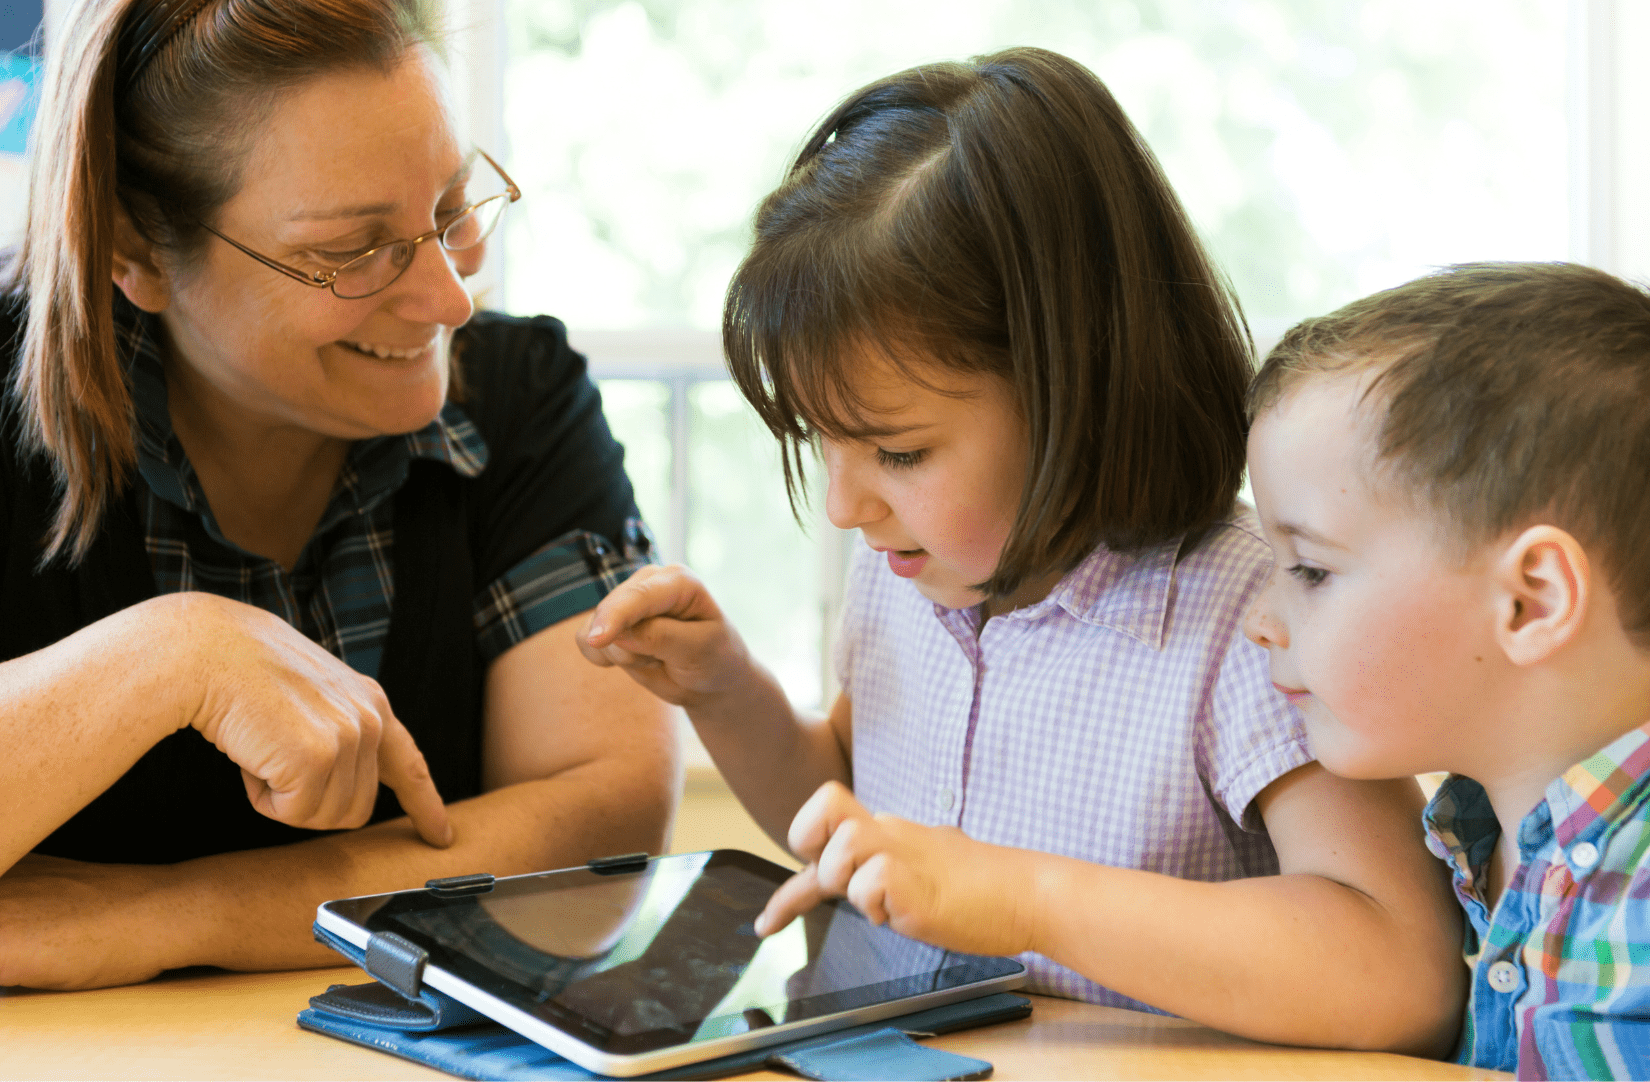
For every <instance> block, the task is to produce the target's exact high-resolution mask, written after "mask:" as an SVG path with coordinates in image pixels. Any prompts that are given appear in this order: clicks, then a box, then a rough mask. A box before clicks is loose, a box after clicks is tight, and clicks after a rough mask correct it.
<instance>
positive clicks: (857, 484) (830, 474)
mask: <svg viewBox="0 0 1650 1082" xmlns="http://www.w3.org/2000/svg"><path fill="white" fill-rule="evenodd" d="M820 454H821V456H822V457H823V458H824V459H825V478H826V480H825V517H826V518H828V519H830V520H831V525H833V526H835V527H836V528H837V529H839V530H854V529H858V528H859V527H861V526H867V525H869V524H871V523H873V522H876V521H877V520H878V519H881V518H882V517H883V516H885V515H886V514H887V513H888V505H887V504H885V503H883V502H882V500H881V499H880V498H879V497H878V496H877V495H876V493H875V492H873V491H872V490H871V489H870V488H869V487H867V486H866V485H865V484H864V481H863V478H862V476H861V471H860V470H859V469H858V468H857V467H856V466H855V464H854V462H853V457H854V456H853V455H852V453H851V452H850V451H848V450H846V449H844V448H842V447H840V446H838V445H837V444H835V443H833V442H832V441H830V440H823V441H821V445H820Z"/></svg>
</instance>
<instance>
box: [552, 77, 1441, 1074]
mask: <svg viewBox="0 0 1650 1082" xmlns="http://www.w3.org/2000/svg"><path fill="white" fill-rule="evenodd" d="M723 334H724V340H725V345H726V349H727V353H728V357H729V364H730V366H731V368H732V370H733V374H734V378H735V379H736V380H737V381H738V383H739V386H740V388H741V390H742V391H743V392H744V394H745V396H746V397H747V398H748V399H749V400H750V402H751V403H752V405H753V406H755V408H756V409H757V411H758V412H759V413H760V414H761V416H762V418H763V419H764V421H765V422H766V423H767V425H768V426H769V428H770V429H771V430H772V431H773V432H774V434H775V435H776V436H777V437H778V438H779V439H780V440H781V441H782V444H783V448H784V458H785V466H786V479H787V486H788V487H789V489H790V491H791V494H792V497H793V501H794V499H795V497H796V495H797V489H798V484H799V482H798V478H799V477H800V468H801V460H802V454H803V449H804V447H814V446H817V448H818V449H819V451H820V453H821V454H822V455H823V457H824V461H825V467H826V470H827V474H828V478H829V490H828V494H827V497H826V502H827V510H828V513H829V515H830V518H831V521H832V522H834V523H835V524H836V525H837V526H839V527H842V528H844V529H847V528H854V527H857V528H859V529H860V531H861V532H862V534H863V537H864V541H865V546H864V547H863V548H861V549H860V550H859V552H858V554H857V556H856V558H855V559H854V562H853V566H852V569H851V572H850V575H849V581H848V595H847V602H846V605H845V611H844V616H843V628H842V634H841V637H840V643H841V646H840V649H839V653H838V657H837V664H838V666H839V670H840V675H841V682H842V687H843V692H842V694H841V696H840V697H839V698H838V699H837V701H836V703H835V704H834V706H833V707H832V709H831V712H830V716H829V717H827V718H823V719H820V718H813V717H809V716H806V715H804V714H800V713H798V712H797V711H795V710H794V709H793V708H792V707H791V706H790V704H789V703H787V702H786V700H785V698H784V695H783V693H782V692H781V691H780V690H779V688H778V685H777V684H776V683H775V682H774V680H773V678H772V677H771V676H770V675H769V674H768V673H767V672H766V671H765V670H764V669H762V668H761V667H760V666H759V665H757V664H756V663H755V662H754V661H753V660H752V659H751V658H750V656H749V654H748V653H747V652H746V649H745V647H744V645H743V644H742V643H741V641H740V639H739V637H738V635H737V633H736V632H735V631H734V629H733V628H732V627H730V626H729V625H728V623H727V622H726V620H724V619H723V617H722V615H721V613H720V611H719V610H718V609H717V607H716V605H715V602H714V601H713V600H712V599H711V598H710V597H709V596H708V595H707V594H706V592H705V590H704V589H703V587H702V586H701V585H700V584H699V583H698V582H697V581H696V580H695V579H694V578H693V577H692V575H691V574H690V573H689V572H687V571H686V570H685V569H682V568H653V569H649V570H647V571H644V572H643V573H641V574H638V575H637V576H635V577H634V578H632V579H631V580H630V581H629V582H628V583H627V584H625V585H624V586H621V587H620V588H618V589H617V590H615V591H614V592H613V593H612V594H611V595H610V596H609V597H608V598H607V599H606V600H605V601H604V602H603V603H602V604H601V605H599V606H598V607H597V609H596V611H595V613H594V614H593V615H592V620H591V625H590V627H589V629H588V631H587V633H586V636H585V652H586V655H587V656H589V657H591V658H592V660H595V661H596V662H597V663H598V664H617V665H621V666H623V667H625V668H626V669H627V670H628V671H629V672H630V673H631V675H632V676H634V677H635V678H636V679H637V680H638V681H639V682H641V683H642V684H643V685H644V686H646V687H648V688H649V689H651V690H652V691H654V692H655V693H656V694H658V695H660V696H661V697H663V698H665V699H668V700H669V701H671V702H674V703H678V704H680V705H682V706H684V707H686V708H687V710H688V713H689V715H690V716H691V718H692V719H693V722H694V724H695V725H696V726H697V727H698V730H699V733H700V735H701V736H702V738H703V739H704V742H705V745H706V747H707V748H709V750H710V752H711V754H712V756H713V757H714V758H715V760H716V762H717V765H718V766H719V767H720V768H721V770H722V772H723V774H724V775H725V776H726V777H727V778H728V779H729V782H730V784H731V785H732V786H733V788H734V790H735V791H736V792H737V793H738V795H739V797H740V799H741V800H742V801H743V802H744V803H745V805H746V807H747V808H748V809H749V810H750V811H751V813H752V815H754V816H755V817H756V819H757V821H758V822H759V823H761V824H762V826H763V827H764V829H766V830H767V831H768V833H769V834H770V835H772V836H773V837H775V838H776V839H779V838H786V837H787V828H789V831H788V841H789V844H790V847H791V849H792V851H793V852H795V853H797V854H798V855H799V856H800V857H802V858H804V859H805V860H807V861H808V862H809V863H808V865H807V867H806V868H805V869H804V870H803V871H802V872H801V873H799V874H798V875H797V876H796V877H795V878H794V879H793V880H791V882H790V883H788V884H787V885H786V886H784V887H783V888H781V889H780V890H779V891H778V892H777V893H776V894H775V895H774V898H773V900H772V901H771V902H770V904H769V906H768V909H767V911H766V912H765V913H764V915H763V919H762V921H761V922H760V924H759V928H760V930H761V931H763V932H765V933H771V932H773V931H776V930H777V929H779V928H780V927H782V926H783V925H784V924H785V923H786V922H787V921H788V920H789V919H790V917H791V916H793V915H795V914H796V913H798V912H801V911H802V910H804V909H806V908H807V907H809V906H811V905H813V904H815V902H816V901H817V900H818V899H820V898H821V897H822V896H825V895H845V896H846V897H847V898H848V899H849V900H850V901H852V902H853V903H854V904H856V905H857V906H859V907H860V908H861V909H862V910H864V911H865V912H866V913H867V915H869V916H870V917H871V918H872V919H873V920H878V921H884V920H885V921H887V922H889V923H890V924H891V925H892V926H893V927H894V928H895V929H896V930H898V931H901V932H903V933H905V934H908V935H912V936H915V937H918V938H921V939H924V940H928V941H930V942H933V943H936V944H939V945H941V946H944V947H947V948H951V949H956V950H962V951H970V952H976V953H984V954H1016V953H1018V954H1020V955H1021V956H1022V957H1023V959H1024V960H1025V962H1026V964H1027V966H1028V967H1029V969H1030V971H1031V978H1032V980H1031V987H1032V988H1033V989H1034V990H1037V991H1041V992H1047V993H1053V994H1057V995H1066V996H1073V997H1078V998H1082V999H1087V1000H1092V1001H1095V1002H1100V1003H1110V1004H1116V1005H1121V1006H1132V1007H1144V1006H1145V1005H1148V1004H1149V1005H1150V1006H1151V1007H1155V1008H1157V1009H1161V1010H1166V1011H1172V1012H1174V1013H1176V1014H1181V1015H1185V1016H1187V1017H1190V1018H1194V1019H1197V1020H1199V1021H1202V1022H1205V1023H1207V1024H1209V1025H1213V1026H1217V1027H1220V1028H1222V1029H1227V1030H1231V1031H1233V1032H1236V1033H1240V1034H1244V1035H1247V1036H1252V1037H1256V1038H1260V1039H1265V1040H1273V1041H1286V1042H1292V1043H1302V1044H1320V1045H1345V1046H1354V1047H1381V1048H1397V1049H1408V1050H1415V1051H1430V1052H1434V1053H1442V1052H1445V1051H1447V1050H1448V1048H1449V1046H1450V1041H1451V1039H1452V1038H1453V1035H1454V1029H1455V1025H1456V1019H1457V1018H1458V1017H1459V1014H1458V1010H1459V1004H1460V996H1461V988H1462V985H1461V974H1460V966H1459V965H1458V964H1457V963H1455V962H1453V961H1452V959H1451V953H1452V951H1453V949H1454V946H1455V944H1456V943H1458V926H1457V925H1456V923H1455V917H1454V915H1453V914H1452V912H1451V909H1450V900H1449V897H1448V895H1447V893H1446V891H1445V888H1444V884H1443V882H1442V879H1441V877H1440V876H1439V874H1438V872H1437V869H1436V868H1435V867H1434V866H1433V862H1432V861H1431V859H1430V857H1429V855H1428V854H1427V852H1426V850H1425V849H1424V848H1423V847H1422V844H1421V838H1420V830H1419V825H1418V812H1419V810H1420V806H1421V804H1420V794H1419V793H1418V791H1417V790H1416V787H1415V785H1414V784H1413V783H1410V782H1402V783H1390V784H1380V785H1376V784H1359V783H1352V782H1347V781H1342V780H1340V779H1337V778H1334V777H1332V776H1330V775H1329V774H1327V773H1326V772H1324V771H1323V770H1321V769H1320V768H1319V767H1318V766H1317V765H1316V764H1315V763H1314V762H1313V761H1312V753H1311V751H1310V750H1309V749H1308V747H1307V743H1306V738H1305V735H1304V732H1303V730H1302V728H1301V723H1300V719H1299V717H1298V716H1297V715H1296V714H1295V713H1294V712H1293V711H1292V710H1291V709H1290V707H1289V706H1288V705H1287V704H1286V702H1285V701H1284V700H1283V698H1282V697H1281V696H1280V695H1278V694H1277V692H1276V691H1275V690H1274V689H1273V688H1272V687H1271V686H1270V685H1269V681H1268V677H1267V667H1266V658H1265V656H1264V654H1263V653H1262V652H1261V651H1260V650H1258V649H1256V648H1255V647H1254V646H1253V645H1252V644H1250V643H1248V642H1246V641H1245V640H1244V637H1243V633H1242V630H1241V617H1242V614H1243V613H1244V611H1245V609H1246V608H1247V606H1248V604H1249V602H1250V600H1251V599H1252V598H1253V596H1254V594H1255V593H1256V591H1257V590H1259V589H1260V587H1261V585H1262V583H1263V582H1264V580H1265V579H1266V577H1267V575H1268V572H1269V569H1270V561H1269V558H1268V550H1267V548H1266V546H1265V544H1264V542H1263V541H1262V540H1261V538H1260V536H1259V533H1258V530H1257V528H1256V526H1255V523H1254V520H1253V518H1252V516H1251V515H1250V513H1249V511H1248V509H1247V508H1245V507H1241V506H1239V505H1238V504H1237V502H1236V497H1237V491H1238V487H1239V484H1240V478H1241V472H1242V465H1243V463H1242V458H1243V446H1244V419H1243V416H1244V415H1243V394H1244V386H1245V383H1246V380H1247V377H1248V372H1249V359H1248V345H1247V333H1246V330H1245V328H1244V325H1243V323H1242V320H1241V317H1240V316H1239V315H1238V313H1237V310H1236V306H1235V302H1234V301H1233V300H1232V298H1231V297H1230V295H1229V293H1228V292H1227V290H1226V288H1225V286H1224V285H1223V284H1222V283H1221V281H1220V279H1219V278H1218V276H1217V275H1216V273H1215V272H1214V270H1213V269H1212V268H1211V266H1210V265H1209V262H1208V259H1207V258H1206V256H1205V255H1204V253H1203V251H1202V249H1201V247H1200V245H1199V243H1198V241H1197V239H1196V237H1195V235H1194V234H1193V231H1192V229H1191V226H1190V225H1189V223H1188V222H1187V220H1186V214H1185V212H1184V210H1182V208H1181V207H1180V205H1179V203H1178V202H1177V200H1176V199H1175V197H1174V195H1173V193H1172V192H1171V191H1170V190H1169V188H1168V185H1167V184H1166V183H1165V181H1164V179H1163V177H1162V174H1161V173H1160V171H1159V169H1158V166H1157V164H1156V162H1155V161H1154V160H1153V158H1152V156H1151V154H1150V152H1149V151H1148V150H1147V149H1146V147H1145V145H1144V144H1143V143H1142V142H1141V140H1140V137H1139V135H1138V134H1137V133H1136V132H1135V130H1134V129H1133V127H1132V126H1131V125H1130V124H1129V122H1128V120H1127V119H1126V118H1125V117H1124V115H1123V113H1122V111H1121V110H1120V109H1119V108H1118V106H1117V103H1116V102H1115V101H1114V100H1113V99H1112V98H1111V96H1110V94H1109V93H1108V92H1107V91H1106V90H1105V88H1104V87H1103V86H1102V85H1101V84H1100V82H1099V81H1098V80H1097V79H1096V78H1095V77H1094V75H1093V74H1092V73H1090V72H1089V71H1088V70H1086V69H1085V68H1083V67H1082V66H1080V65H1078V64H1076V63H1074V62H1072V61H1070V60H1067V59H1065V58H1063V57H1060V56H1057V55H1055V54H1052V53H1048V52H1044V51H1041V50H1035V49H1017V50H1011V51H1008V52H1004V53H1000V54H997V55H995V56H989V57H984V58H981V59H979V60H976V61H974V62H973V63H970V64H967V65H962V64H947V65H935V66H930V67H923V68H918V69H913V70H911V71H908V72H905V73H902V74H899V75H895V76H893V77H891V78H888V79H885V80H882V81H881V82H878V83H874V84H872V85H871V86H868V87H866V88H865V89H863V90H861V91H859V92H858V93H856V94H854V95H853V96H851V97H850V98H849V99H848V100H847V101H846V102H844V103H843V104H842V105H841V106H840V107H839V108H838V109H837V110H836V111H835V112H834V113H833V114H832V115H831V116H830V117H829V118H828V119H827V120H826V121H825V122H824V124H822V125H821V126H820V128H819V130H818V131H816V132H815V133H814V134H813V137H812V138H811V139H809V141H808V143H807V145H806V146H805V148H804V149H803V151H802V153H801V155H800V157H799V158H798V160H797V162H796V164H795V165H794V166H793V167H792V169H791V171H790V174H789V176H788V177H787V179H786V181H785V183H784V184H783V185H781V187H780V188H779V189H778V190H777V191H776V192H774V193H773V194H772V195H770V196H769V197H768V199H767V200H766V202H764V203H763V205H762V207H761V208H760V210H759V211H758V213H757V219H756V242H755V246H754V248H753V250H752V251H751V254H750V255H749V257H748V258H747V259H746V260H745V262H744V264H743V265H742V266H741V268H740V270H739V272H738V274H737V275H736V276H735V278H734V280H733V283H732V285H731V287H730V289H729V291H728V302H727V308H726V313H725V317H724V323H723ZM1280 873H1281V874H1280Z"/></svg>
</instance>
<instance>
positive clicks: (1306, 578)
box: [1289, 564, 1329, 589]
mask: <svg viewBox="0 0 1650 1082" xmlns="http://www.w3.org/2000/svg"><path fill="white" fill-rule="evenodd" d="M1289 573H1290V574H1291V575H1293V576H1295V577H1296V578H1297V579H1300V580H1301V581H1302V582H1304V583H1305V584H1306V585H1307V588H1309V589H1310V588H1311V587H1313V586H1320V585H1322V584H1323V580H1324V579H1327V578H1328V577H1329V572H1328V571H1326V570H1324V569H1323V568H1321V567H1307V566H1306V565H1305V564H1296V565H1295V566H1294V567H1291V568H1290V569H1289Z"/></svg>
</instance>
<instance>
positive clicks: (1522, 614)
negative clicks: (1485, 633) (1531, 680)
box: [1494, 526, 1593, 665]
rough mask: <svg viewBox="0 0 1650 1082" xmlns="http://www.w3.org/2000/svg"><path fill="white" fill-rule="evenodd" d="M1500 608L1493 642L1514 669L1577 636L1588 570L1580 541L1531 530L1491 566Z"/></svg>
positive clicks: (1549, 529)
mask: <svg viewBox="0 0 1650 1082" xmlns="http://www.w3.org/2000/svg"><path fill="white" fill-rule="evenodd" d="M1494 575H1495V580H1496V586H1497V587H1498V592H1499V598H1500V603H1499V604H1498V605H1497V612H1496V627H1495V636H1496V641H1497V642H1498V643H1499V644H1500V646H1501V649H1502V650H1503V651H1505V652H1506V655H1507V658H1508V660H1510V661H1511V662H1512V663H1513V664H1514V665H1535V664H1539V663H1540V662H1543V661H1546V660H1547V659H1548V658H1550V657H1551V656H1553V655H1554V654H1556V653H1557V652H1558V651H1559V650H1561V649H1562V648H1563V647H1564V646H1565V645H1567V644H1568V643H1569V642H1570V641H1571V640H1573V639H1574V638H1575V637H1576V636H1577V635H1578V634H1579V633H1580V632H1581V628H1582V625H1583V623H1584V622H1585V621H1586V619H1587V605H1588V602H1589V601H1590V600H1591V598H1592V585H1593V584H1592V568H1591V566H1590V565H1589V564H1588V562H1587V553H1586V552H1585V551H1584V550H1583V549H1582V547H1581V544H1580V542H1578V541H1577V540H1576V539H1575V538H1574V537H1572V536H1571V535H1570V534H1568V533H1566V532H1565V531H1563V530H1561V529H1559V528H1558V527H1556V526H1531V527H1530V528H1529V529H1527V530H1525V531H1524V532H1523V533H1521V534H1519V535H1518V536H1517V537H1516V538H1514V539H1513V541H1512V543H1511V544H1509V545H1508V546H1507V547H1506V548H1505V549H1504V550H1502V553H1501V555H1500V556H1499V557H1498V558H1497V559H1496V562H1495V565H1494Z"/></svg>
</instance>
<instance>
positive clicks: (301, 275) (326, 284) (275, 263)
mask: <svg viewBox="0 0 1650 1082" xmlns="http://www.w3.org/2000/svg"><path fill="white" fill-rule="evenodd" d="M476 153H477V154H479V155H481V156H482V157H483V158H484V159H486V161H487V164H488V165H490V166H492V167H493V169H494V170H495V171H497V173H498V175H499V178H500V179H501V180H503V181H504V191H502V192H499V193H498V194H497V195H490V196H488V197H487V198H486V199H482V200H479V201H477V202H474V203H471V204H469V205H467V206H465V207H463V208H462V209H461V210H459V211H458V213H456V214H454V215H453V216H452V218H451V219H449V220H448V222H447V224H446V225H443V226H438V227H437V228H435V229H432V230H430V231H429V232H428V233H425V234H423V235H421V236H417V237H412V238H409V239H402V240H392V241H389V242H387V243H384V244H380V245H378V246H377V247H375V248H369V249H367V250H366V251H364V252H362V253H361V254H360V255H358V256H356V257H355V258H354V259H351V260H348V261H347V262H345V263H344V264H343V266H341V267H338V268H337V269H335V270H330V271H317V272H314V273H311V272H309V271H301V270H299V269H298V268H297V267H289V266H287V265H286V264H285V263H282V262H281V261H280V260H278V259H271V258H270V257H269V256H266V255H264V254H263V253H262V252H255V251H253V250H252V249H251V248H248V247H247V246H246V245H244V244H242V243H241V242H240V241H238V240H235V239H234V238H232V237H226V236H224V235H223V234H222V233H220V232H218V231H217V230H216V229H213V228H212V227H211V226H209V225H207V224H206V223H205V222H200V223H199V224H200V227H201V228H202V229H204V230H206V231H207V232H208V233H211V234H212V235H213V236H215V237H217V238H218V239H219V240H221V241H223V242H224V243H225V244H228V245H230V246H231V247H234V248H239V249H240V250H241V251H243V252H245V253H246V254H247V255H249V256H251V257H252V258H253V259H256V260H257V261H258V262H259V263H262V264H263V265H264V266H266V267H268V268H269V269H270V270H276V271H280V272H281V273H282V274H284V275H286V276H287V277H288V278H291V279H292V280H293V281H295V282H302V283H303V284H304V285H306V286H313V287H314V288H316V289H331V290H332V295H333V296H335V297H337V298H338V299H339V300H346V301H358V300H362V299H364V298H366V297H372V296H376V295H377V294H379V293H382V292H384V290H386V289H388V288H390V286H393V285H394V284H395V283H396V282H398V281H400V280H401V276H402V275H404V274H406V273H407V268H408V267H410V266H412V264H413V259H414V258H416V257H417V255H418V246H419V245H420V244H423V243H424V242H425V241H427V240H430V239H431V238H433V237H440V236H443V235H444V234H445V233H446V232H447V230H449V229H451V228H452V227H453V226H455V225H457V224H458V223H459V222H460V221H462V220H463V219H464V217H465V216H466V215H469V214H474V213H475V212H476V210H477V209H478V208H480V207H484V206H486V205H487V204H488V203H492V202H494V201H496V200H499V199H507V200H509V202H507V203H505V204H504V205H505V206H509V205H510V203H514V202H516V201H517V200H518V199H520V198H521V188H520V187H518V186H517V184H516V182H515V181H513V180H511V179H510V174H509V173H506V172H505V171H504V167H503V166H502V165H500V164H498V162H496V161H494V160H493V156H492V155H491V154H488V153H487V152H486V151H485V150H482V149H481V148H480V147H477V148H476ZM499 209H500V210H501V211H502V210H503V207H501V208H499ZM501 217H502V215H501ZM493 228H494V229H496V228H498V223H497V222H494V223H493ZM492 235H493V231H492V229H489V230H488V231H487V233H486V234H485V235H483V236H482V238H481V240H478V241H476V242H475V244H472V245H470V247H469V248H448V247H447V242H446V240H445V239H443V240H442V242H441V247H442V248H443V249H445V250H446V251H449V252H465V251H469V250H470V248H475V247H478V246H479V245H481V243H482V242H483V241H485V240H486V239H487V238H488V237H490V236H492ZM398 244H405V245H407V246H408V248H409V250H410V251H411V253H412V254H411V255H410V256H409V257H408V258H407V262H406V263H404V264H402V266H401V269H400V270H398V271H396V272H395V277H393V278H391V279H390V280H389V281H387V282H385V283H384V284H383V285H381V286H379V287H378V288H377V289H375V290H373V291H372V292H371V293H362V294H360V295H359V296H355V297H345V296H343V295H342V294H340V293H339V292H338V289H337V286H336V285H335V283H336V282H337V280H338V276H339V275H340V274H343V273H344V272H345V271H346V270H348V269H349V268H350V267H352V266H354V265H355V264H357V263H360V262H362V261H363V260H367V259H371V258H372V257H373V256H375V255H377V254H378V253H379V252H382V251H383V250H384V249H386V248H394V247H395V246H396V245H398Z"/></svg>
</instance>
